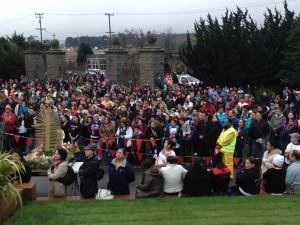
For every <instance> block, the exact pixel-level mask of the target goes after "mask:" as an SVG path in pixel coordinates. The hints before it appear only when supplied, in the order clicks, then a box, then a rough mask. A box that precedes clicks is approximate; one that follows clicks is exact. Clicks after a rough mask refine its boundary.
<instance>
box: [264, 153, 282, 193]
mask: <svg viewBox="0 0 300 225" xmlns="http://www.w3.org/2000/svg"><path fill="white" fill-rule="evenodd" d="M283 163H284V156H282V155H276V156H275V157H273V166H272V168H269V169H268V170H267V171H266V172H265V173H264V174H263V181H262V185H261V190H262V192H266V193H275V194H280V193H283V192H284V191H285V173H286V171H285V170H284V169H283V168H282V165H283Z"/></svg>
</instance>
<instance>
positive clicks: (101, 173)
mask: <svg viewBox="0 0 300 225" xmlns="http://www.w3.org/2000/svg"><path fill="white" fill-rule="evenodd" d="M104 174H105V172H104V169H103V168H102V167H100V166H98V168H97V175H96V179H97V180H101V179H102V178H103V177H104Z"/></svg>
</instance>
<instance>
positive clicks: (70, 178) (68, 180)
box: [56, 166, 76, 186]
mask: <svg viewBox="0 0 300 225" xmlns="http://www.w3.org/2000/svg"><path fill="white" fill-rule="evenodd" d="M75 179H76V174H75V172H74V170H73V168H72V167H71V166H68V171H67V173H66V175H65V176H64V177H59V178H58V179H57V180H56V181H57V182H59V183H62V184H63V185H65V186H69V185H71V184H73V182H74V181H75Z"/></svg>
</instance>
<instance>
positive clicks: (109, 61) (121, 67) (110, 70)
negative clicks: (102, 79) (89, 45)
mask: <svg viewBox="0 0 300 225" xmlns="http://www.w3.org/2000/svg"><path fill="white" fill-rule="evenodd" d="M105 54H106V55H105V60H106V74H107V77H108V78H109V80H110V82H116V83H118V84H121V85H127V84H128V79H127V76H126V73H125V64H126V62H127V60H128V50H126V49H123V48H120V47H118V46H113V48H111V49H109V50H107V51H105Z"/></svg>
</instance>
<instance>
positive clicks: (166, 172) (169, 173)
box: [160, 164, 187, 193]
mask: <svg viewBox="0 0 300 225" xmlns="http://www.w3.org/2000/svg"><path fill="white" fill-rule="evenodd" d="M160 173H161V174H162V176H163V178H164V192H165V193H176V192H180V191H181V190H182V188H183V179H184V177H185V174H186V173H187V170H186V169H184V168H183V167H182V166H181V165H178V164H168V165H167V166H166V167H162V168H161V169H160Z"/></svg>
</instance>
